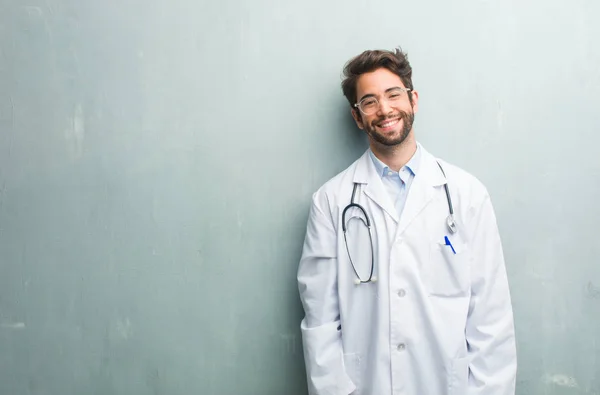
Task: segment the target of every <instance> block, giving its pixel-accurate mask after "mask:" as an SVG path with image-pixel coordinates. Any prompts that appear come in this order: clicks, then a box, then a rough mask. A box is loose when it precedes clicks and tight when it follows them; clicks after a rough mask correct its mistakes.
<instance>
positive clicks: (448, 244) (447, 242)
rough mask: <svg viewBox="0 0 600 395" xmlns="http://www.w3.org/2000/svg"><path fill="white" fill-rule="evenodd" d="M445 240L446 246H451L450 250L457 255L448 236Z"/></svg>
mask: <svg viewBox="0 0 600 395" xmlns="http://www.w3.org/2000/svg"><path fill="white" fill-rule="evenodd" d="M444 238H445V239H446V245H447V246H450V248H452V252H453V253H454V255H456V251H454V247H453V246H452V243H450V240H449V239H448V236H444Z"/></svg>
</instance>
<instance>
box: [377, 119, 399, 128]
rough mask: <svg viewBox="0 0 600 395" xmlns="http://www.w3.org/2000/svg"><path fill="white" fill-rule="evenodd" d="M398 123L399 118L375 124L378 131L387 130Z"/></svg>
mask: <svg viewBox="0 0 600 395" xmlns="http://www.w3.org/2000/svg"><path fill="white" fill-rule="evenodd" d="M398 122H400V118H394V119H387V120H385V121H384V122H380V123H378V124H377V127H379V128H380V129H389V128H392V127H394V126H396V125H397V124H398Z"/></svg>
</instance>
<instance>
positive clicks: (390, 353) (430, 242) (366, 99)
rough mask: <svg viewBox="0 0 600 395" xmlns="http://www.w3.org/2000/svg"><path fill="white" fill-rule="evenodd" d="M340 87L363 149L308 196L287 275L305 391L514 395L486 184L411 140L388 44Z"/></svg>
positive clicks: (508, 323)
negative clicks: (298, 253) (293, 283)
mask: <svg viewBox="0 0 600 395" xmlns="http://www.w3.org/2000/svg"><path fill="white" fill-rule="evenodd" d="M344 73H345V79H344V81H343V83H342V89H343V92H344V95H345V96H346V98H347V99H348V102H349V104H350V110H351V114H352V117H353V118H354V120H355V122H356V125H357V126H358V127H359V128H360V129H362V130H364V131H365V133H366V134H367V136H368V139H369V149H368V150H367V151H366V152H365V153H364V155H362V157H361V158H359V159H358V160H357V161H356V162H354V163H353V164H352V165H351V166H350V167H348V168H347V169H346V170H344V171H343V172H342V173H340V174H338V175H337V176H335V177H334V178H332V179H331V180H329V181H328V182H327V183H325V185H323V186H322V187H321V188H319V190H318V191H317V192H316V193H315V194H314V195H313V198H312V204H311V210H310V215H309V219H308V226H307V231H306V238H305V241H304V249H303V253H302V258H301V260H300V265H299V268H298V285H299V290H300V297H301V300H302V303H303V307H304V311H305V317H304V319H303V320H302V323H301V330H302V339H303V345H304V356H305V362H306V370H307V376H308V386H309V393H310V394H313V395H349V394H360V395H392V394H393V395H514V393H515V376H516V367H517V362H516V349H515V348H516V347H515V335H514V327H513V326H514V325H513V313H512V307H511V298H510V293H509V286H508V281H507V275H506V269H505V263H504V257H503V252H502V245H501V241H500V236H499V233H498V227H497V224H496V217H495V214H494V209H493V207H492V203H491V200H490V196H489V194H488V192H487V190H486V188H485V186H484V185H483V184H482V183H481V182H479V181H478V180H477V179H476V178H475V177H473V176H472V175H470V174H469V173H467V172H466V171H464V170H462V169H460V168H458V167H456V166H454V165H451V164H449V163H447V162H445V161H443V160H441V159H438V158H436V157H434V156H433V155H432V154H431V153H429V152H428V151H427V150H426V149H425V148H424V147H423V146H422V145H421V144H420V143H418V142H417V141H416V139H415V131H414V128H413V121H414V115H415V113H416V112H417V110H418V102H419V94H418V92H417V91H416V90H414V88H413V84H412V79H411V78H412V69H411V66H410V64H409V62H408V59H407V57H406V55H405V54H404V53H402V51H400V50H396V51H393V52H392V51H365V52H363V53H362V54H360V55H358V56H357V57H355V58H354V59H352V60H351V61H350V62H349V63H348V64H347V65H346V67H345V69H344Z"/></svg>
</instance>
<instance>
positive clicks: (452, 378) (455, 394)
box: [448, 357, 469, 395]
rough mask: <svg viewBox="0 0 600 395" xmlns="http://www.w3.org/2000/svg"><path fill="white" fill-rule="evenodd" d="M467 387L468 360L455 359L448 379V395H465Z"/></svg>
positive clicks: (466, 358)
mask: <svg viewBox="0 0 600 395" xmlns="http://www.w3.org/2000/svg"><path fill="white" fill-rule="evenodd" d="M468 387H469V358H468V357H464V358H455V359H453V360H452V366H451V369H450V371H449V377H448V395H465V394H466V393H467V390H468Z"/></svg>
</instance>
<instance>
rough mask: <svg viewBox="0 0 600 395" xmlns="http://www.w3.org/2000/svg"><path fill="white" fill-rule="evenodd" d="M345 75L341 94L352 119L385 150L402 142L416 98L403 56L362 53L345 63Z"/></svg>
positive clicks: (405, 135)
mask: <svg viewBox="0 0 600 395" xmlns="http://www.w3.org/2000/svg"><path fill="white" fill-rule="evenodd" d="M344 76H345V79H344V81H343V82H342V91H343V92H344V96H346V98H347V99H348V102H349V103H350V107H351V111H352V117H353V118H354V120H355V121H356V124H357V125H358V127H359V128H360V129H363V130H365V132H366V133H367V135H368V136H369V138H370V139H371V142H372V143H378V144H379V145H382V146H387V147H392V146H397V145H400V144H401V143H402V142H404V140H406V138H407V137H408V136H409V135H410V133H411V132H412V126H413V121H414V113H415V112H416V111H417V109H418V99H419V95H418V92H416V91H415V90H413V85H412V79H411V77H412V68H411V66H410V63H409V62H408V58H407V57H406V54H404V53H403V52H402V51H401V50H400V49H396V50H395V51H393V52H392V51H381V50H375V51H365V52H363V53H362V54H360V55H358V56H356V57H354V58H353V59H351V60H350V61H349V62H348V63H347V64H346V66H345V67H344Z"/></svg>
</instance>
